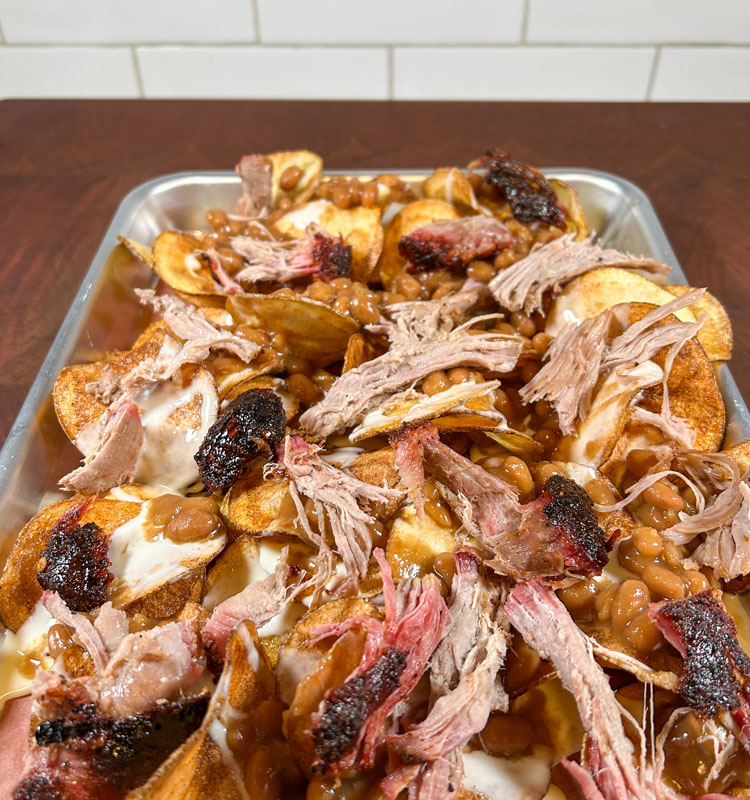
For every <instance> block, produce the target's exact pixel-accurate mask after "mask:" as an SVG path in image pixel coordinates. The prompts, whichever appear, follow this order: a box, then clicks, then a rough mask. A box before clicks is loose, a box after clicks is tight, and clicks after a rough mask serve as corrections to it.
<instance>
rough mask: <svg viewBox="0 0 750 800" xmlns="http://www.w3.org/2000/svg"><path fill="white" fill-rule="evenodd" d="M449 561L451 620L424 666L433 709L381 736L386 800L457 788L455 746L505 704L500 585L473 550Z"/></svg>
mask: <svg viewBox="0 0 750 800" xmlns="http://www.w3.org/2000/svg"><path fill="white" fill-rule="evenodd" d="M455 559H456V575H455V577H454V579H453V587H452V595H451V600H450V606H449V608H450V617H451V622H450V623H449V626H448V629H447V631H446V634H445V636H444V637H443V639H442V640H441V642H440V644H439V645H438V647H437V649H436V650H435V653H434V655H433V657H432V661H431V663H430V682H431V686H432V693H433V704H432V707H431V708H430V711H429V713H428V715H427V717H426V718H425V719H424V720H423V721H421V722H419V723H417V724H416V725H408V724H407V726H406V730H405V731H404V732H403V733H397V734H393V735H391V736H389V737H388V740H387V742H388V747H389V749H390V751H391V753H392V754H394V755H395V756H397V757H398V760H399V764H400V766H399V767H397V768H396V769H392V770H391V771H390V772H389V774H388V776H387V777H386V778H385V780H384V781H383V783H382V784H381V787H382V788H383V791H384V793H385V795H386V797H388V798H391V799H392V800H395V797H396V795H397V794H398V792H399V791H400V790H402V789H403V788H407V789H408V791H409V797H410V798H411V797H413V798H418V800H428V798H434V800H438V798H445V797H449V796H450V795H451V794H452V793H453V792H455V791H457V790H458V787H459V785H460V780H461V774H462V759H461V748H462V747H463V746H464V745H466V744H467V743H468V742H469V740H470V739H471V737H472V736H474V735H475V734H477V733H479V732H480V731H482V730H483V729H484V727H485V725H486V724H487V719H488V718H489V715H490V712H491V711H497V710H502V711H507V708H508V696H507V694H506V693H505V691H504V689H503V688H502V685H501V684H500V683H499V681H498V673H499V671H500V668H501V667H502V665H503V663H504V661H505V653H506V649H507V642H508V624H507V622H506V621H505V619H504V618H503V613H502V599H503V594H504V592H503V587H502V586H501V585H499V584H496V583H491V582H490V581H488V580H487V578H485V577H484V576H483V575H482V574H481V571H480V568H481V563H482V562H481V558H480V557H479V556H478V555H477V553H475V552H473V551H472V550H470V549H467V548H463V549H462V548H459V549H458V550H457V551H456V554H455ZM415 762H419V763H418V766H417V767H416V771H415V766H414V764H415Z"/></svg>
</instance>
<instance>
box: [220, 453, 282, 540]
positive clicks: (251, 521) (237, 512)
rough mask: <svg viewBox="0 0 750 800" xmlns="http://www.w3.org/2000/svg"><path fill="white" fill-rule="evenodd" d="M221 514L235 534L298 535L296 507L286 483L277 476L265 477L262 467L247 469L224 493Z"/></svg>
mask: <svg viewBox="0 0 750 800" xmlns="http://www.w3.org/2000/svg"><path fill="white" fill-rule="evenodd" d="M221 513H222V514H223V516H224V519H225V520H226V523H227V525H228V526H229V529H230V531H232V532H233V533H236V534H239V533H248V534H250V535H255V536H260V535H262V534H264V533H266V534H267V533H275V534H289V535H291V536H296V535H297V527H296V523H295V520H296V518H297V509H296V507H295V505H294V503H293V502H292V499H291V497H290V496H289V490H288V484H287V482H286V481H284V480H281V479H280V478H269V479H268V480H264V479H263V468H262V466H258V467H255V468H253V469H249V470H248V471H247V472H246V473H245V475H244V476H243V477H242V478H240V479H239V480H238V481H237V482H236V483H235V484H234V486H232V488H231V489H230V490H229V491H228V492H227V493H226V494H225V495H224V499H223V500H222V503H221Z"/></svg>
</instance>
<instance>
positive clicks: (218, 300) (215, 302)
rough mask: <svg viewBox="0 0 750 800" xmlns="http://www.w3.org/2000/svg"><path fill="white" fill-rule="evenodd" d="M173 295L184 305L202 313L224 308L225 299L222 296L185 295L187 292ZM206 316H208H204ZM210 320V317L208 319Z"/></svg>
mask: <svg viewBox="0 0 750 800" xmlns="http://www.w3.org/2000/svg"><path fill="white" fill-rule="evenodd" d="M175 294H176V295H177V296H178V297H179V298H180V300H184V301H185V302H186V303H190V304H191V305H194V306H195V307H196V308H200V310H201V311H203V312H204V313H205V312H207V311H209V312H210V310H211V309H214V308H215V309H224V308H226V303H227V298H226V297H225V296H224V295H222V294H187V292H175ZM206 316H208V314H206ZM209 319H210V317H209Z"/></svg>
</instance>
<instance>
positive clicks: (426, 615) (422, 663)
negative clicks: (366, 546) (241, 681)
mask: <svg viewBox="0 0 750 800" xmlns="http://www.w3.org/2000/svg"><path fill="white" fill-rule="evenodd" d="M374 555H375V558H376V560H377V561H378V564H379V565H380V570H381V574H382V577H383V597H384V602H385V621H384V622H380V621H379V620H376V619H373V618H371V617H359V616H357V617H351V618H349V619H347V620H345V621H344V622H340V623H332V624H328V625H320V626H318V627H317V628H314V629H313V631H312V633H313V637H314V639H315V640H320V639H324V638H327V637H330V636H341V635H342V634H344V633H345V632H346V631H348V630H351V629H352V628H357V627H363V628H364V629H365V630H366V632H367V638H366V641H365V647H364V651H363V654H362V660H361V661H360V663H359V665H358V666H357V668H356V669H355V670H354V671H353V672H352V674H351V675H349V676H348V678H347V679H346V681H345V682H344V683H343V684H342V685H341V686H339V687H338V688H336V689H333V690H331V691H329V692H328V693H327V694H326V696H325V697H324V699H323V701H322V702H321V705H320V708H319V710H318V711H317V713H316V714H314V715H313V727H312V731H311V733H312V737H313V741H314V743H315V750H316V752H317V754H318V757H319V761H318V763H317V765H316V768H317V769H318V770H319V771H321V772H324V773H325V772H331V773H338V772H340V771H342V770H345V769H348V768H350V767H352V766H356V768H357V769H358V770H364V769H369V768H370V767H372V765H373V763H374V757H375V750H376V748H377V747H378V745H380V744H382V743H383V742H384V741H386V738H387V734H386V719H387V718H388V716H389V715H390V714H391V712H392V711H393V709H394V708H395V707H396V706H397V705H398V703H399V702H400V701H401V700H403V699H404V698H405V697H407V696H408V695H409V694H410V693H411V691H412V689H414V687H415V686H416V684H417V682H418V681H419V679H420V677H421V676H422V673H423V672H424V671H425V668H426V667H427V663H428V661H429V658H430V656H431V655H432V652H433V651H434V649H435V647H436V646H437V644H438V642H439V641H440V639H441V637H442V635H443V629H444V626H445V624H446V621H447V617H448V609H447V607H446V605H445V601H444V600H443V598H442V596H441V595H440V587H439V583H438V580H437V578H435V576H434V575H428V576H427V577H425V578H422V579H415V580H407V581H403V582H401V583H400V584H399V586H398V588H397V589H396V588H395V587H394V584H393V577H392V575H391V570H390V567H389V565H388V562H387V561H386V558H385V554H384V553H383V551H382V550H375V553H374Z"/></svg>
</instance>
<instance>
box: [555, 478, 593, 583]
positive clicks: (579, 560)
mask: <svg viewBox="0 0 750 800" xmlns="http://www.w3.org/2000/svg"><path fill="white" fill-rule="evenodd" d="M542 498H543V499H542V502H543V503H544V505H543V506H542V508H543V511H544V516H545V519H546V520H547V524H548V525H549V526H550V527H551V528H553V529H554V530H555V531H556V532H557V533H558V539H557V544H558V547H559V548H560V552H561V553H562V555H563V557H564V559H565V566H566V567H567V568H568V569H569V570H572V571H581V572H584V573H587V574H588V573H598V572H601V570H602V569H604V566H605V565H606V563H607V542H606V539H605V538H604V531H603V530H602V529H601V527H599V520H598V518H597V516H596V512H595V511H594V501H593V500H592V499H591V498H590V497H589V496H588V494H587V493H586V491H585V490H584V489H583V488H582V487H581V486H579V485H578V484H577V483H576V482H575V481H572V480H571V479H570V478H566V477H565V476H564V475H552V476H550V478H549V480H548V481H547V482H546V483H545V484H544V492H543V494H542Z"/></svg>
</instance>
